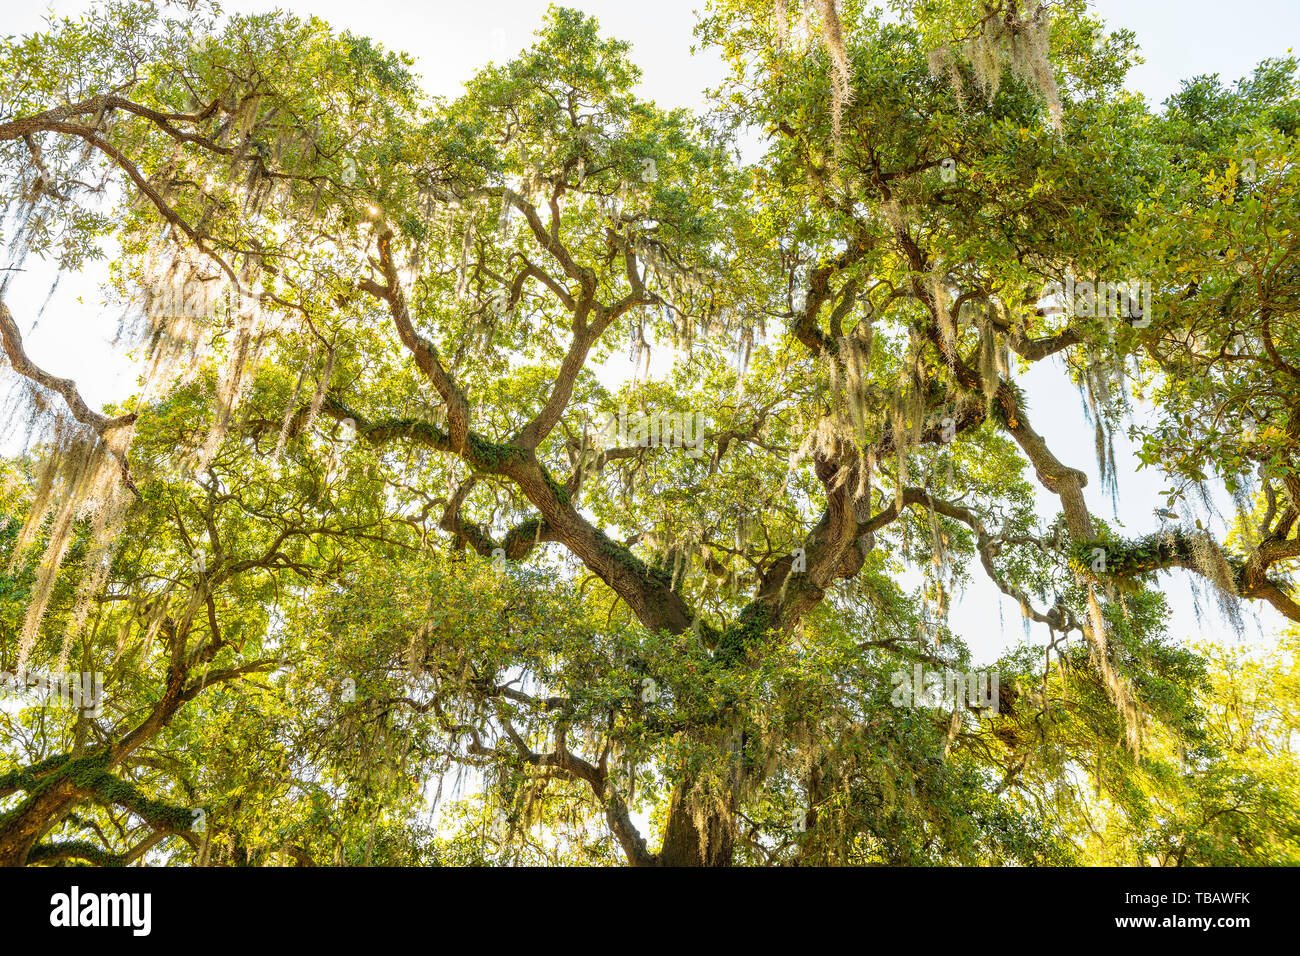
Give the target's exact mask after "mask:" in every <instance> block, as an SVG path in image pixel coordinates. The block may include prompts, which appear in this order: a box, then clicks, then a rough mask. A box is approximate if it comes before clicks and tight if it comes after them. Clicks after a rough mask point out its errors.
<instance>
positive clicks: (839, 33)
mask: <svg viewBox="0 0 1300 956" xmlns="http://www.w3.org/2000/svg"><path fill="white" fill-rule="evenodd" d="M817 10H818V12H820V13H821V18H822V43H823V44H824V45H825V47H826V53H827V55H828V56H829V57H830V61H831V96H832V104H831V126H832V128H833V129H834V132H835V142H836V143H839V141H840V136H841V124H842V122H843V118H844V109H845V107H847V106H848V104H849V100H850V99H851V98H852V96H853V90H852V87H851V85H850V79H851V71H850V69H849V55H848V52H847V51H846V50H845V49H844V29H843V26H842V25H841V24H840V15H839V11H838V10H836V8H835V0H817Z"/></svg>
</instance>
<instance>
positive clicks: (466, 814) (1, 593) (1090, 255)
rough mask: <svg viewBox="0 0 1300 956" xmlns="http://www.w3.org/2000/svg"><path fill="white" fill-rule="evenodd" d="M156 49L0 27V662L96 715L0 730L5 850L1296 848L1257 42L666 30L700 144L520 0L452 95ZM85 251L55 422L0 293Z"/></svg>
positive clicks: (1270, 158) (275, 859)
mask: <svg viewBox="0 0 1300 956" xmlns="http://www.w3.org/2000/svg"><path fill="white" fill-rule="evenodd" d="M196 6H198V9H178V8H176V7H174V6H167V5H148V6H146V5H142V4H136V3H125V2H116V0H110V2H105V3H101V4H99V5H97V6H95V7H94V8H93V9H92V10H91V12H89V13H88V14H87V15H85V16H84V17H82V18H79V19H69V20H60V21H52V22H51V23H50V25H49V27H48V29H46V30H45V31H44V32H41V33H38V34H34V35H31V36H25V37H21V38H10V39H8V40H6V41H4V42H3V43H0V77H2V78H3V80H4V88H5V93H4V95H3V98H2V99H0V244H2V245H3V248H4V251H5V255H6V258H7V268H6V271H5V272H4V274H3V277H0V339H2V341H3V353H2V355H3V363H4V375H5V376H6V381H7V382H8V383H9V384H10V385H12V386H13V393H12V396H13V403H12V408H11V411H10V414H9V415H8V416H7V417H8V418H9V419H10V422H11V430H12V431H13V432H14V434H15V435H22V436H25V441H24V442H23V443H22V448H21V450H20V451H18V452H15V453H14V454H12V455H10V456H8V457H6V458H4V459H3V460H0V476H2V477H0V510H2V511H3V513H2V514H0V522H3V527H0V559H3V568H0V670H3V671H5V672H6V675H9V674H16V675H18V676H17V677H15V678H14V681H15V687H17V686H18V684H19V683H21V682H22V680H23V679H24V675H30V674H33V673H41V674H52V673H53V674H58V673H68V672H72V671H76V672H78V673H82V674H101V675H102V679H103V701H102V707H100V708H95V709H92V708H86V707H79V706H72V707H69V706H57V705H56V703H54V702H50V701H44V702H35V703H32V702H28V703H27V704H24V705H22V706H8V707H4V708H2V709H0V727H2V728H3V731H4V734H3V744H2V745H0V864H5V865H32V864H69V863H77V862H80V863H91V864H97V865H122V864H128V863H132V862H137V861H148V862H154V863H167V864H176V865H188V864H197V865H256V864H284V863H297V864H301V865H312V864H326V863H334V864H347V865H353V864H358V865H359V864H364V865H369V864H397V865H430V864H496V863H509V862H523V863H557V864H570V865H588V864H595V865H612V864H631V865H733V864H734V865H740V864H745V865H767V864H791V863H794V864H801V865H828V864H834V865H843V864H848V865H866V864H880V863H886V864H920V865H933V864H957V865H988V864H995V865H996V864H1090V863H1091V864H1096V863H1122V864H1127V863H1144V864H1145V863H1159V864H1171V865H1172V864H1177V865H1203V864H1215V865H1224V864H1227V865H1232V864H1260V863H1269V864H1273V863H1290V864H1295V863H1297V862H1300V793H1298V792H1297V783H1296V781H1297V780H1298V779H1300V775H1298V774H1297V771H1298V770H1300V766H1297V743H1298V741H1297V731H1300V713H1298V711H1297V708H1300V683H1298V678H1297V673H1298V672H1297V663H1296V656H1295V654H1296V650H1297V643H1296V642H1297V640H1298V639H1300V629H1297V626H1298V625H1300V603H1297V602H1300V591H1298V590H1297V585H1296V584H1295V582H1294V581H1293V579H1292V576H1291V575H1292V571H1293V570H1294V568H1295V565H1296V562H1297V559H1300V535H1298V533H1297V523H1298V522H1300V407H1297V405H1296V403H1295V398H1294V396H1295V394H1296V389H1297V385H1300V326H1298V324H1297V318H1298V316H1300V298H1298V295H1300V256H1298V250H1297V236H1296V228H1297V223H1298V222H1300V207H1298V203H1300V193H1298V189H1300V164H1298V163H1297V147H1298V144H1300V140H1298V136H1300V131H1298V129H1297V127H1298V125H1300V72H1298V67H1300V64H1297V61H1296V60H1295V59H1294V58H1293V57H1291V56H1289V55H1288V56H1285V57H1279V58H1277V59H1270V60H1266V61H1264V62H1262V63H1260V64H1259V66H1258V67H1257V69H1256V70H1255V72H1254V74H1253V75H1252V76H1250V77H1247V78H1245V79H1242V80H1240V81H1238V82H1236V83H1232V84H1227V83H1224V82H1223V81H1222V80H1220V79H1219V78H1218V77H1217V76H1202V77H1196V78H1193V79H1190V80H1188V81H1186V82H1185V83H1184V84H1183V86H1182V89H1181V91H1180V92H1179V93H1178V94H1176V95H1175V96H1173V97H1171V98H1170V99H1169V100H1168V101H1167V102H1166V103H1165V104H1163V106H1162V107H1161V108H1159V109H1156V108H1154V107H1153V106H1151V105H1150V104H1148V103H1146V102H1145V101H1144V100H1143V98H1142V97H1141V96H1139V95H1137V94H1135V93H1133V92H1131V91H1129V90H1128V89H1126V87H1125V85H1124V83H1125V76H1126V72H1127V70H1128V68H1129V67H1130V65H1131V64H1133V63H1134V62H1135V58H1136V56H1137V52H1136V51H1137V40H1136V38H1135V37H1134V36H1132V35H1131V34H1129V33H1127V32H1125V31H1117V32H1107V30H1106V29H1105V27H1104V25H1103V24H1102V23H1100V22H1099V21H1097V20H1096V19H1095V18H1093V17H1092V16H1090V15H1089V13H1088V10H1087V5H1086V4H1085V3H1084V2H1083V0H1044V2H1038V3H1034V2H1030V3H1026V2H1023V0H996V2H992V0H978V2H977V0H890V2H889V3H887V4H882V5H875V4H870V3H865V2H863V0H840V2H838V3H836V2H834V0H817V2H801V0H711V2H710V4H709V6H708V8H707V9H706V10H705V11H704V12H703V14H702V16H701V18H700V21H699V25H698V28H697V31H696V37H695V42H698V43H700V44H703V45H706V46H708V47H710V48H712V49H714V50H716V51H718V52H719V53H720V54H721V55H722V56H723V57H724V59H725V61H726V62H727V63H728V64H729V67H730V72H729V74H728V76H727V78H726V79H725V81H724V82H723V83H722V84H721V86H720V87H719V88H718V89H716V90H713V91H711V93H710V104H711V107H710V109H709V110H708V111H707V112H703V113H699V114H696V113H693V112H691V111H689V110H684V109H664V108H662V107H660V106H657V105H656V104H655V103H653V102H648V101H646V100H645V99H643V98H641V97H640V96H638V94H637V86H638V83H639V80H640V71H639V69H638V67H637V66H636V64H635V62H634V60H633V57H632V51H631V48H630V47H629V45H628V44H627V43H625V42H622V41H620V40H618V39H614V38H611V37H608V36H607V35H605V34H603V33H602V32H601V30H600V29H599V26H598V24H597V22H596V20H595V19H594V18H592V17H590V16H588V15H586V14H584V13H581V12H579V11H576V10H572V9H567V8H563V7H552V8H551V9H550V11H549V12H548V13H547V15H546V16H545V18H544V20H543V22H542V23H541V24H540V25H539V29H538V31H537V33H536V36H535V42H534V43H533V45H532V46H531V47H529V48H528V49H526V50H524V51H522V52H521V53H519V54H518V55H517V56H515V57H514V58H512V59H510V60H508V61H507V62H503V63H490V64H487V65H485V66H484V67H483V68H482V69H481V70H480V71H479V72H478V73H476V74H475V75H474V76H473V77H471V78H469V79H468V82H467V84H466V86H465V89H464V92H463V94H462V95H460V96H459V97H457V98H454V99H444V98H436V97H431V96H429V95H428V94H427V93H426V92H425V91H424V90H423V89H422V87H421V83H420V80H419V77H418V75H417V73H416V64H415V63H414V62H413V61H412V60H411V59H410V58H409V57H407V56H405V55H402V54H397V53H393V52H390V51H387V50H384V49H382V48H381V47H380V46H379V45H377V44H376V43H374V42H373V41H371V40H368V39H366V38H364V37H360V36H355V35H352V34H349V33H338V32H335V31H334V30H332V29H331V28H330V27H329V25H327V24H326V23H323V22H321V21H320V20H317V19H303V18H300V17H297V16H294V15H291V14H288V13H283V12H277V13H269V14H265V15H257V16H243V15H239V16H225V15H221V14H220V12H219V11H216V10H211V9H207V8H205V7H202V6H201V5H196ZM689 42H691V38H688V37H683V45H684V46H685V45H686V44H688V43H689ZM745 142H757V143H758V144H759V145H758V147H757V148H756V149H751V150H750V152H752V153H753V155H749V156H746V154H745V150H744V149H741V148H740V147H741V145H742V144H743V143H745ZM98 260H107V268H108V275H109V277H110V280H109V284H110V289H109V290H108V301H107V302H106V303H105V304H104V308H103V312H104V314H105V316H106V318H105V319H104V321H105V322H109V323H111V322H116V323H117V324H118V335H119V341H121V342H122V343H123V344H124V347H125V348H132V349H135V355H136V359H137V361H138V363H139V367H140V377H139V381H138V388H137V389H136V390H135V391H134V392H133V394H132V395H131V396H130V397H129V398H126V399H124V400H123V401H122V402H120V403H119V404H115V405H110V406H108V407H104V408H102V409H99V410H97V409H95V408H93V407H91V406H90V405H89V404H88V403H87V402H86V401H85V400H84V399H83V397H82V395H81V394H80V392H79V391H78V388H77V386H76V385H75V383H73V382H71V381H69V380H67V379H65V378H62V377H60V369H59V368H58V367H57V366H56V365H53V364H51V363H48V362H47V363H45V364H44V365H38V364H37V363H36V362H35V361H33V359H32V358H31V357H30V356H29V355H28V353H27V351H26V349H25V345H24V333H23V327H24V325H27V326H30V325H31V323H32V322H33V321H35V319H36V316H24V315H17V314H14V313H11V311H10V308H9V306H8V305H6V303H5V299H6V298H7V297H8V296H7V292H8V290H9V289H11V288H14V287H16V286H18V284H20V283H23V282H24V281H28V280H27V278H26V275H27V274H26V273H25V272H24V271H23V267H24V265H25V264H28V265H30V264H31V263H35V262H37V261H43V262H45V263H49V264H51V267H52V268H55V269H57V270H58V271H60V272H76V271H78V270H82V269H87V268H92V267H93V266H94V264H95V263H96V262H97V261H98ZM42 321H45V322H50V321H57V319H49V318H43V319H42ZM75 347H77V343H75V342H69V343H68V345H67V348H69V349H71V348H75ZM624 352H625V353H627V355H628V357H629V359H630V360H631V365H632V367H633V368H634V369H635V371H634V373H633V374H632V375H630V376H627V375H622V376H620V375H614V374H611V373H610V369H611V368H613V367H615V366H616V365H617V363H616V362H613V361H612V357H614V356H618V355H619V354H620V353H624ZM1040 365H1041V366H1043V367H1045V368H1047V369H1050V370H1052V371H1053V374H1056V375H1058V376H1061V377H1063V378H1065V379H1066V380H1068V382H1069V383H1070V384H1071V385H1073V386H1074V387H1076V388H1077V389H1078V390H1079V392H1080V394H1081V395H1082V396H1083V399H1084V401H1085V403H1086V407H1087V409H1088V411H1089V430H1088V431H1086V432H1077V431H1076V430H1074V429H1073V428H1072V427H1068V426H1063V425H1062V424H1061V423H1060V422H1057V421H1052V420H1051V419H1050V417H1047V416H1044V417H1042V418H1040V417H1039V416H1038V415H1036V414H1035V406H1034V397H1035V396H1034V395H1033V394H1032V393H1031V392H1030V391H1029V390H1028V389H1027V388H1026V387H1025V385H1024V378H1025V376H1026V375H1027V374H1028V373H1029V372H1030V370H1032V369H1035V368H1037V367H1039V366H1040ZM1044 418H1046V420H1044ZM1116 435H1127V436H1128V438H1130V439H1131V440H1132V441H1133V442H1134V443H1135V444H1136V446H1137V448H1138V449H1139V451H1138V458H1139V462H1140V464H1141V465H1142V466H1143V467H1149V468H1152V469H1156V470H1158V471H1159V472H1160V473H1161V474H1162V475H1163V480H1164V482H1165V483H1166V484H1167V489H1166V490H1165V492H1164V494H1165V495H1166V498H1165V500H1164V505H1165V507H1164V508H1163V509H1161V513H1160V514H1158V515H1157V516H1155V517H1153V518H1152V519H1151V523H1150V526H1149V527H1147V528H1139V529H1136V532H1137V533H1136V535H1134V534H1133V533H1131V532H1129V531H1127V529H1125V528H1124V527H1123V526H1122V525H1120V523H1119V522H1118V521H1115V520H1107V518H1106V517H1105V516H1104V515H1103V514H1101V513H1098V512H1097V511H1095V510H1093V509H1090V507H1089V501H1088V500H1087V498H1086V497H1085V491H1084V489H1085V487H1086V486H1087V481H1088V479H1087V476H1086V474H1085V472H1084V471H1083V470H1082V468H1081V467H1080V465H1081V463H1082V462H1081V457H1082V456H1091V455H1092V454H1093V453H1094V451H1095V455H1096V458H1097V463H1098V470H1099V473H1100V475H1101V478H1102V483H1103V485H1104V486H1105V487H1104V488H1103V489H1102V491H1103V492H1104V493H1106V494H1109V495H1110V496H1111V497H1112V498H1113V497H1114V495H1116V494H1117V493H1118V491H1119V488H1120V487H1121V485H1122V482H1123V480H1124V478H1125V475H1124V474H1123V471H1124V467H1125V465H1126V464H1127V463H1126V462H1124V461H1122V460H1121V461H1118V462H1117V459H1116V452H1115V436H1116ZM1081 449H1082V450H1081ZM1097 500H1098V499H1097V497H1096V496H1095V495H1094V497H1093V504H1094V507H1095V505H1096V503H1097ZM1044 501H1048V502H1050V503H1051V506H1050V507H1047V508H1044V507H1043V504H1042V503H1043V502H1044ZM1225 502H1226V503H1229V504H1230V507H1221V505H1223V504H1224V503H1225ZM1221 511H1223V512H1226V514H1221V513H1220V512H1221ZM1216 527H1219V528H1224V529H1226V531H1225V532H1224V533H1221V534H1216V531H1215V528H1216ZM1174 574H1176V575H1184V576H1188V577H1190V579H1191V580H1193V581H1194V582H1197V583H1198V586H1199V587H1200V588H1202V589H1203V593H1204V594H1205V595H1207V596H1208V597H1209V598H1210V599H1211V600H1209V601H1208V602H1206V613H1217V614H1221V615H1222V616H1223V618H1222V619H1223V620H1225V621H1227V622H1228V623H1229V624H1232V625H1234V626H1235V627H1237V628H1238V630H1239V631H1240V629H1241V627H1242V613H1243V609H1245V608H1248V607H1250V606H1251V605H1261V606H1262V605H1267V606H1269V607H1271V608H1272V609H1275V610H1276V611H1277V612H1278V613H1279V614H1280V615H1281V616H1282V617H1283V618H1284V619H1286V620H1287V621H1288V625H1287V628H1286V630H1285V633H1284V634H1282V635H1281V636H1280V640H1279V642H1278V645H1277V649H1276V651H1275V652H1274V653H1273V654H1272V655H1271V656H1262V657H1261V656H1259V655H1253V656H1252V655H1249V654H1247V653H1246V652H1245V651H1244V649H1243V648H1241V647H1238V646H1236V645H1235V642H1234V641H1233V640H1232V639H1229V640H1227V641H1224V642H1219V643H1211V644H1204V643H1202V644H1193V643H1192V642H1190V641H1189V640H1188V639H1187V638H1188V635H1185V634H1179V633H1171V632H1170V631H1169V629H1168V627H1167V625H1168V620H1169V603H1168V599H1167V596H1166V594H1165V592H1164V589H1163V588H1162V583H1164V582H1167V581H1168V580H1170V577H1169V576H1170V575H1174ZM976 578H980V579H984V580H986V581H988V582H991V584H992V585H993V586H994V587H995V588H996V589H997V591H998V593H1000V594H1002V595H1005V596H1007V597H1009V598H1010V599H1011V600H1012V601H1014V602H1015V604H1016V605H1018V606H1019V608H1020V609H1021V612H1022V615H1023V618H1024V625H1025V630H1024V636H1023V638H1022V639H1021V640H1020V641H1019V642H1017V643H1014V644H1013V645H1011V646H1008V647H1006V648H1005V649H1004V651H1003V652H1002V654H1001V656H1000V658H999V659H998V660H997V661H996V662H995V663H993V664H991V665H988V666H985V667H981V668H977V667H976V666H975V662H974V660H973V658H972V655H971V651H970V649H969V646H968V639H969V638H970V636H971V634H972V631H973V630H974V629H975V628H983V629H988V628H989V627H991V626H992V624H991V622H979V621H969V620H958V619H956V618H955V617H954V616H953V615H952V614H951V613H950V612H951V608H952V605H953V602H954V600H955V598H956V596H957V595H959V594H960V593H961V592H962V591H963V590H965V589H967V588H968V587H970V586H971V584H972V582H973V581H974V580H975V579H976ZM977 670H981V671H983V672H984V677H985V678H986V681H985V684H984V687H985V696H984V697H983V698H982V699H976V698H975V697H974V696H972V697H971V699H969V700H967V699H965V698H963V697H962V695H961V693H960V691H959V692H957V693H956V694H953V695H944V694H938V695H926V694H922V695H920V696H919V697H916V696H915V695H911V694H907V693H903V694H901V696H900V678H901V677H902V676H906V678H907V681H906V682H905V683H904V685H903V689H904V690H906V687H907V685H910V684H911V683H912V681H913V675H915V676H916V683H917V684H918V685H919V684H920V683H921V677H922V674H929V675H935V674H937V675H941V679H942V675H951V674H961V673H963V672H966V673H970V672H974V671H977ZM990 677H991V682H990V681H989V680H988V678H990ZM28 683H30V681H29V682H28ZM959 686H960V685H959ZM2 691H3V689H2V688H0V692H2ZM914 697H915V699H914ZM433 808H436V809H438V810H439V811H440V816H439V818H438V822H437V825H435V824H434V822H433V820H432V818H431V815H430V811H431V809H433Z"/></svg>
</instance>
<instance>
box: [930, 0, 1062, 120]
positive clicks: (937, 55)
mask: <svg viewBox="0 0 1300 956" xmlns="http://www.w3.org/2000/svg"><path fill="white" fill-rule="evenodd" d="M1050 34H1051V21H1050V17H1049V15H1048V12H1047V10H1046V9H1045V7H1043V6H1041V5H1040V6H1039V7H1038V8H1037V10H1035V12H1034V14H1033V16H1031V17H1028V18H1025V17H1021V16H1020V15H1019V14H1018V13H1017V12H1016V10H1015V8H1014V7H1012V8H1011V9H1009V10H1006V11H1004V10H1002V9H1001V8H999V9H996V10H993V11H991V12H990V13H989V14H988V15H987V16H986V17H985V18H984V19H983V20H982V21H981V22H980V26H979V33H978V34H977V35H976V36H975V37H974V38H973V39H971V40H968V41H967V42H966V43H965V44H964V46H963V52H964V54H965V56H966V59H967V60H968V61H969V63H970V65H971V71H972V73H973V75H974V79H975V86H976V87H977V88H979V89H981V90H983V92H984V95H985V97H986V98H987V99H988V100H989V101H990V102H992V100H993V98H994V97H995V96H996V95H997V93H998V90H999V89H1000V88H1001V86H1002V75H1003V73H1004V72H1006V71H1007V70H1010V71H1011V72H1012V73H1013V74H1014V75H1015V76H1017V77H1019V78H1020V79H1022V80H1024V81H1025V82H1027V83H1028V84H1029V85H1030V86H1032V87H1034V88H1035V89H1037V90H1038V92H1039V93H1040V94H1041V95H1042V96H1043V98H1044V99H1045V100H1046V101H1047V110H1048V113H1049V115H1050V116H1051V122H1052V128H1053V129H1054V130H1056V131H1057V132H1058V133H1059V132H1061V129H1062V126H1061V121H1062V117H1063V110H1062V105H1061V92H1060V88H1059V87H1058V86H1057V83H1056V73H1055V71H1054V70H1053V69H1052V64H1051V62H1050V61H1049V60H1048V49H1049V39H1050ZM929 64H930V72H931V73H932V74H934V75H935V76H946V77H947V79H948V80H949V82H950V83H951V84H952V86H953V90H954V91H955V92H956V94H957V96H958V98H959V99H961V98H962V97H963V96H964V89H963V83H962V79H961V72H960V70H958V68H957V64H956V60H955V57H954V56H953V52H952V50H951V49H949V48H948V47H939V48H938V49H937V50H935V51H932V52H931V54H930V57H929Z"/></svg>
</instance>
